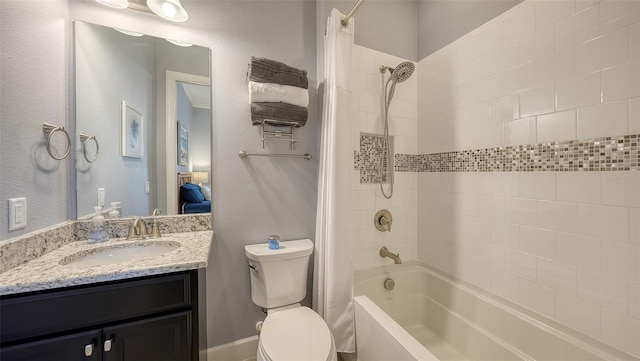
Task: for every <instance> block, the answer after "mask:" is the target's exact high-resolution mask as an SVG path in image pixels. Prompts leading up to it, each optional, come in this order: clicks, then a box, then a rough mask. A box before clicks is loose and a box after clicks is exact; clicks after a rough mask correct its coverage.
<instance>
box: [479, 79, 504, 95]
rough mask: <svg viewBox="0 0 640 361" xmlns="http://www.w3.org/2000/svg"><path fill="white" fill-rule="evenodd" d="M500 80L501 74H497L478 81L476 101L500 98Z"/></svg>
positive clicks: (501, 89) (501, 92) (502, 91)
mask: <svg viewBox="0 0 640 361" xmlns="http://www.w3.org/2000/svg"><path fill="white" fill-rule="evenodd" d="M502 79H503V76H502V73H498V74H494V75H490V76H487V77H484V78H482V79H480V80H478V101H481V102H482V101H486V100H491V99H495V98H498V97H501V96H502V95H503V94H504V90H503V87H502V82H503V80H502Z"/></svg>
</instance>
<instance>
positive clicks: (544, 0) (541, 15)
mask: <svg viewBox="0 0 640 361" xmlns="http://www.w3.org/2000/svg"><path fill="white" fill-rule="evenodd" d="M534 3H535V5H536V30H537V29H542V28H544V27H546V26H547V25H550V24H554V23H555V22H557V21H558V20H560V19H563V18H566V17H569V16H571V15H572V14H573V13H574V12H575V1H568V0H559V1H552V0H541V1H535V2H534Z"/></svg>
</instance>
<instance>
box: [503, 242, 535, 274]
mask: <svg viewBox="0 0 640 361" xmlns="http://www.w3.org/2000/svg"><path fill="white" fill-rule="evenodd" d="M536 265H537V262H536V256H534V255H532V254H529V253H524V252H520V251H516V250H513V249H510V248H507V249H506V250H505V271H507V273H509V274H512V275H514V276H517V277H520V278H523V279H527V280H529V281H531V282H535V281H536V273H537V266H536Z"/></svg>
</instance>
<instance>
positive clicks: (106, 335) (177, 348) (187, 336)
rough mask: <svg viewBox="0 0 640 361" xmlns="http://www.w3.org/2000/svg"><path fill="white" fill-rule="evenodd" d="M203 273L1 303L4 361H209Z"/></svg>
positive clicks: (55, 292) (0, 338)
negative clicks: (202, 360) (207, 355)
mask: <svg viewBox="0 0 640 361" xmlns="http://www.w3.org/2000/svg"><path fill="white" fill-rule="evenodd" d="M204 296H205V289H204V270H199V271H188V272H181V273H172V274H168V275H162V276H153V277H144V278H136V279H130V280H126V281H118V282H109V283H102V284H94V285H87V286H79V287H73V288H65V289H57V290H51V291H44V292H37V293H30V294H22V295H15V296H4V297H2V298H0V345H1V347H0V360H2V361H18V360H20V361H27V360H29V361H41V360H42V361H57V360H60V361H76V360H78V361H81V360H83V361H84V360H95V361H145V360H148V361H163V360H165V361H197V360H201V359H206V331H205V330H206V312H205V309H204V306H205V302H204Z"/></svg>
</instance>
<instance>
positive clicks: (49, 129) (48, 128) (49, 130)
mask: <svg viewBox="0 0 640 361" xmlns="http://www.w3.org/2000/svg"><path fill="white" fill-rule="evenodd" d="M42 131H43V132H44V133H46V134H48V136H47V140H46V142H45V147H46V148H47V153H49V155H50V156H51V158H53V159H55V160H63V159H65V158H66V157H67V156H68V155H69V152H70V151H71V137H70V136H69V133H68V132H67V131H66V130H65V129H64V127H63V126H61V125H53V124H49V123H44V124H42ZM57 131H60V132H62V133H64V135H65V136H66V137H67V150H66V151H65V152H64V155H63V156H62V157H60V158H57V157H56V156H54V155H53V153H51V138H52V137H53V134H54V133H55V132H57Z"/></svg>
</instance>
